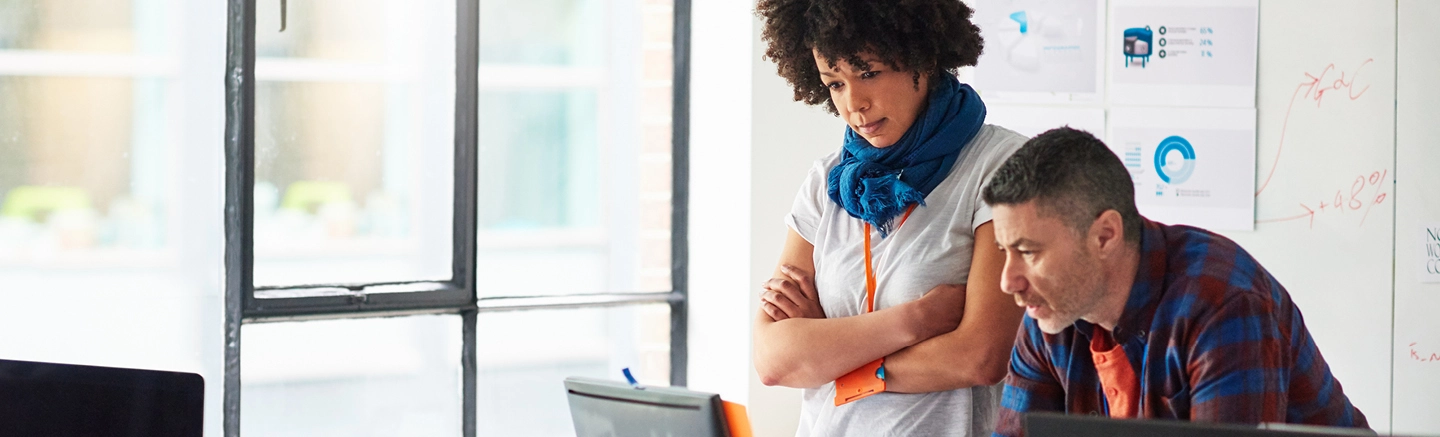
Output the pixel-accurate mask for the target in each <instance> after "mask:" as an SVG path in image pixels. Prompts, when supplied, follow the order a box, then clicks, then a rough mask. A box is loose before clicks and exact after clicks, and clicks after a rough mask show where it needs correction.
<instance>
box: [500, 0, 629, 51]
mask: <svg viewBox="0 0 1440 437" xmlns="http://www.w3.org/2000/svg"><path fill="white" fill-rule="evenodd" d="M603 6H604V4H603V2H602V1H601V0H480V62H481V63H485V64H544V65H599V64H601V63H602V62H603V61H602V59H601V57H602V56H603V54H604V49H605V45H604V38H603V35H604V32H603V29H604V28H605V20H604V18H605V15H604V14H605V10H604V9H603Z"/></svg>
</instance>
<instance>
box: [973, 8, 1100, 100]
mask: <svg viewBox="0 0 1440 437" xmlns="http://www.w3.org/2000/svg"><path fill="white" fill-rule="evenodd" d="M972 4H974V5H975V15H974V16H973V18H972V21H973V22H974V23H975V24H976V25H977V26H979V27H980V32H981V36H983V37H984V38H985V51H984V53H982V54H981V55H980V62H979V64H978V65H976V66H975V82H974V85H975V89H977V90H979V91H980V92H981V93H982V94H983V95H984V96H985V98H987V99H990V100H993V101H1028V102H1045V103H1052V102H1065V101H1080V102H1099V101H1100V100H1101V86H1102V85H1103V83H1104V74H1103V71H1104V69H1103V65H1102V64H1101V59H1102V58H1103V57H1104V56H1102V55H1101V48H1102V47H1104V46H1105V45H1104V41H1103V39H1101V32H1102V29H1103V28H1104V23H1105V8H1104V5H1105V3H1104V0H1083V1H1082V0H979V1H978V2H976V3H972Z"/></svg>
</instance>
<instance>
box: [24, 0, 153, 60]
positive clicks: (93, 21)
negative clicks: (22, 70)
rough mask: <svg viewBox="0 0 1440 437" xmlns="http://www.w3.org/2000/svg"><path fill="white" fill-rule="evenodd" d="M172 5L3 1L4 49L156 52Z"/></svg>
mask: <svg viewBox="0 0 1440 437" xmlns="http://www.w3.org/2000/svg"><path fill="white" fill-rule="evenodd" d="M167 6H169V1H168V0H43V1H36V0H0V50H3V49H18V50H47V51H80V52H115V53H123V52H148V51H152V50H153V49H156V48H157V47H156V46H157V45H159V44H161V43H162V41H161V40H162V38H157V37H158V36H160V35H161V34H160V32H163V31H164V30H166V29H168V27H167V26H165V25H164V23H165V21H167V18H169V17H167V11H166V9H167ZM141 23H143V24H147V26H137V24H141ZM137 49H139V50H137Z"/></svg>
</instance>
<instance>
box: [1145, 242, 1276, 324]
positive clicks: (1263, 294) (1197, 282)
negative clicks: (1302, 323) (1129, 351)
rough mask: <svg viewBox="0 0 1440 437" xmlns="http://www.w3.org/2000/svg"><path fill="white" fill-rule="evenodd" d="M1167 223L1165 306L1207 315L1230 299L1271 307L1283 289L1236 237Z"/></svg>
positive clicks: (1185, 313) (1183, 312)
mask: <svg viewBox="0 0 1440 437" xmlns="http://www.w3.org/2000/svg"><path fill="white" fill-rule="evenodd" d="M1161 228H1162V231H1163V233H1164V235H1165V240H1166V256H1167V259H1166V275H1165V290H1164V297H1163V298H1162V299H1161V307H1162V309H1161V310H1160V311H1165V310H1166V309H1168V310H1169V311H1171V312H1172V313H1173V314H1172V315H1173V316H1177V317H1185V316H1190V317H1203V316H1205V315H1207V314H1213V313H1215V312H1217V311H1220V310H1221V307H1223V306H1226V305H1227V304H1229V305H1232V306H1238V305H1260V306H1265V307H1268V306H1271V305H1273V304H1274V301H1275V300H1276V297H1277V296H1275V294H1276V293H1277V292H1281V293H1283V290H1280V289H1278V288H1279V287H1278V283H1277V282H1276V281H1275V279H1274V278H1273V277H1272V276H1270V273H1269V272H1268V271H1266V270H1265V269H1264V268H1263V267H1262V266H1261V265H1260V263H1259V261H1257V260H1256V259H1255V258H1254V257H1253V256H1251V255H1250V253H1249V252H1246V251H1245V249H1244V248H1242V247H1240V245H1239V244H1237V243H1235V242H1234V241H1233V240H1231V239H1229V238H1226V237H1225V236H1223V235H1220V234H1217V233H1214V232H1211V231H1208V230H1205V229H1201V228H1196V227H1192V226H1184V225H1161ZM1166 307H1169V308H1166ZM1158 315H1159V314H1157V316H1158Z"/></svg>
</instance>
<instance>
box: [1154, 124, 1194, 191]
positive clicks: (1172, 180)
mask: <svg viewBox="0 0 1440 437" xmlns="http://www.w3.org/2000/svg"><path fill="white" fill-rule="evenodd" d="M1171 150H1178V151H1179V152H1180V156H1181V157H1183V158H1184V161H1185V162H1183V163H1181V166H1180V169H1179V170H1176V171H1175V172H1174V173H1167V172H1166V171H1165V164H1166V156H1169V155H1170V151H1171ZM1194 172H1195V148H1194V147H1192V146H1190V141H1188V140H1186V139H1185V137H1181V136H1179V135H1171V136H1169V137H1166V138H1165V139H1164V140H1162V141H1160V147H1159V148H1156V149H1155V174H1156V175H1158V176H1160V180H1162V181H1165V183H1167V184H1171V185H1179V184H1183V183H1185V181H1186V180H1188V179H1190V174H1191V173H1194Z"/></svg>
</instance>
